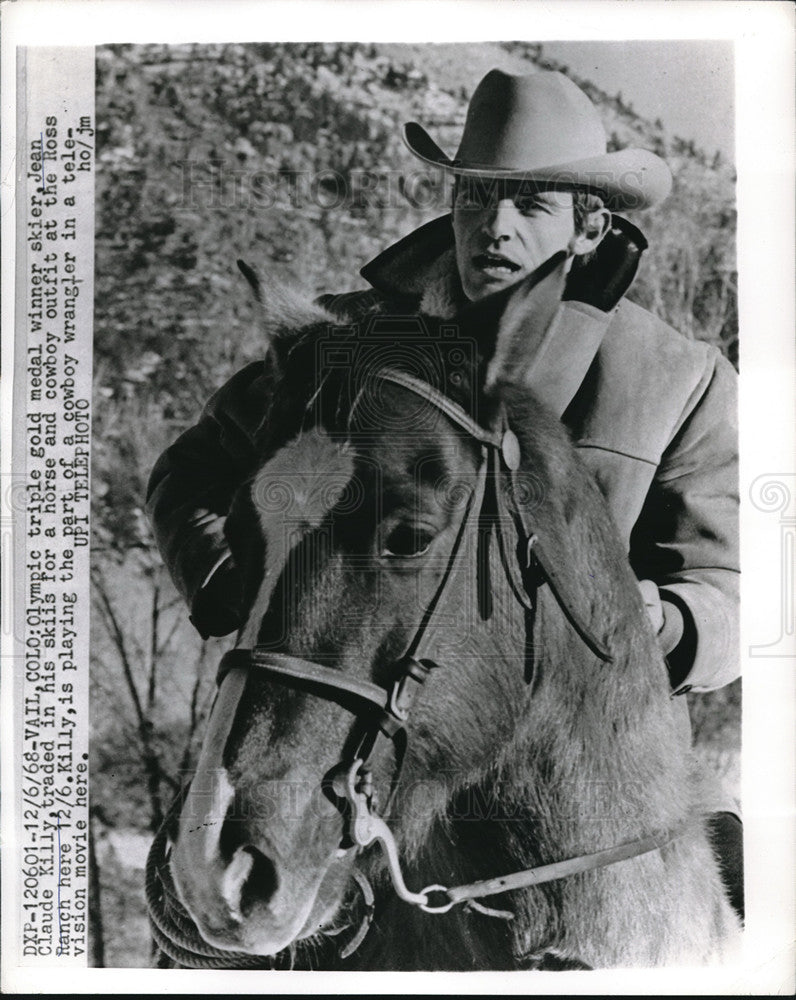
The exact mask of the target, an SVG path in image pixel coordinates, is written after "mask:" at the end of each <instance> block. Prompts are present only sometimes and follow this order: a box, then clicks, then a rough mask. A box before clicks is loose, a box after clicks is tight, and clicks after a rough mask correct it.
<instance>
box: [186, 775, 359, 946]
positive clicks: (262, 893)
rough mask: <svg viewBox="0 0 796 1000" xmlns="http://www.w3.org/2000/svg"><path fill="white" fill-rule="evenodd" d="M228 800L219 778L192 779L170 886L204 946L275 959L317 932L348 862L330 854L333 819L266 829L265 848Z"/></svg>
mask: <svg viewBox="0 0 796 1000" xmlns="http://www.w3.org/2000/svg"><path fill="white" fill-rule="evenodd" d="M280 784H281V785H282V786H285V785H288V783H280ZM288 787H289V785H288ZM234 801H235V789H234V788H233V787H232V785H231V783H230V782H229V779H228V777H227V774H226V771H224V770H223V769H218V770H216V771H215V773H214V774H212V775H208V774H207V773H206V772H204V773H203V772H198V773H197V775H196V777H195V779H194V782H193V784H192V786H191V789H190V791H189V792H188V795H187V797H186V800H185V803H184V805H183V809H182V813H181V816H180V823H179V834H178V837H177V842H176V844H175V845H174V847H173V849H172V852H171V863H170V866H171V873H172V877H173V880H174V885H175V888H176V889H177V893H178V895H179V897H180V901H181V902H182V904H183V905H184V906H185V908H186V910H187V911H188V913H189V914H190V916H191V918H192V919H193V921H194V923H195V924H196V926H197V928H198V930H199V932H200V934H201V936H202V937H203V938H204V940H205V941H206V942H207V943H208V944H211V945H213V946H214V947H217V948H222V949H229V950H231V951H242V952H247V953H249V954H254V955H274V954H276V953H277V952H279V951H281V950H282V949H283V948H285V947H287V946H288V945H289V944H291V943H292V942H293V941H295V940H297V939H298V938H303V937H308V936H310V935H312V934H315V933H317V932H318V931H319V930H320V929H321V928H322V927H323V926H325V925H327V924H328V923H329V922H330V921H331V919H332V917H333V916H334V914H335V912H336V910H337V908H338V907H339V905H340V903H341V901H342V898H343V895H344V891H345V887H346V884H347V882H348V880H349V877H350V868H351V860H350V859H348V858H347V857H342V858H341V857H340V852H339V851H338V850H337V847H338V844H339V840H340V827H339V824H340V817H339V815H337V814H335V819H336V822H335V823H329V822H327V823H321V824H319V823H318V819H317V817H315V816H313V817H312V820H310V818H309V817H308V816H306V817H304V818H302V819H299V820H298V821H294V822H292V823H290V824H289V827H290V828H288V827H287V825H286V824H285V823H284V822H280V823H278V824H277V823H275V822H272V823H271V824H269V834H271V831H272V835H273V838H274V839H273V840H269V841H266V840H265V839H264V836H265V835H263V834H260V833H254V827H253V824H249V823H248V822H247V821H246V820H245V819H241V818H236V817H235V815H234V809H233V803H234ZM269 802H270V803H271V805H272V806H273V803H274V798H273V796H269ZM324 828H326V829H325V836H322V835H321V834H322V831H323V830H324ZM276 841H278V842H279V843H280V844H281V845H282V846H281V847H276V846H275V844H276Z"/></svg>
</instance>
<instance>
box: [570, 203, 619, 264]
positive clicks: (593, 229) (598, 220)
mask: <svg viewBox="0 0 796 1000" xmlns="http://www.w3.org/2000/svg"><path fill="white" fill-rule="evenodd" d="M610 228H611V213H610V212H609V211H608V209H607V208H596V209H595V210H594V211H593V212H589V214H588V215H587V216H586V218H585V220H584V223H583V231H582V232H580V233H576V234H575V236H574V237H573V238H572V241H571V243H570V244H569V249H570V252H571V253H573V254H574V255H575V256H576V257H582V256H583V254H587V253H591V252H592V250H596V249H597V247H598V246H599V245H600V243H601V242H602V240H603V237H604V236H605V234H606V233H607V232H608V231H609V230H610Z"/></svg>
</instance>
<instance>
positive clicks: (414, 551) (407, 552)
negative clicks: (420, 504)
mask: <svg viewBox="0 0 796 1000" xmlns="http://www.w3.org/2000/svg"><path fill="white" fill-rule="evenodd" d="M433 538H434V535H433V533H432V532H431V531H429V530H428V528H419V527H417V526H416V525H413V524H399V525H397V526H396V527H395V528H393V529H392V531H391V532H390V533H389V535H387V538H386V540H385V542H384V548H383V549H382V552H381V554H382V556H398V557H400V558H402V559H411V558H414V557H417V556H422V555H425V553H426V552H428V548H429V546H430V545H431V542H432V540H433Z"/></svg>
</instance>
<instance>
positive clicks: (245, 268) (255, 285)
mask: <svg viewBox="0 0 796 1000" xmlns="http://www.w3.org/2000/svg"><path fill="white" fill-rule="evenodd" d="M237 264H238V270H239V271H240V273H241V274H242V275H243V277H244V278H245V279H246V280H247V281H248V282H249V287H250V288H251V290H252V291H253V292H254V297H255V299H257V301H258V302H259V303H260V305H262V302H263V300H262V286H261V285H260V279H259V277H258V276H257V272H256V271H255V270H254V269H253V268H251V267H249V265H248V264H247V263H246V261H245V260H241V259H240V257H238V261H237Z"/></svg>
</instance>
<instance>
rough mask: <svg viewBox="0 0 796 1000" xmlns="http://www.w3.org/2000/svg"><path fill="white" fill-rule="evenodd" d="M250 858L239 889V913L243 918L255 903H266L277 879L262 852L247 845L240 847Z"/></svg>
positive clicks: (270, 862)
mask: <svg viewBox="0 0 796 1000" xmlns="http://www.w3.org/2000/svg"><path fill="white" fill-rule="evenodd" d="M241 852H245V853H246V854H248V855H249V857H250V858H251V865H250V867H249V874H248V876H247V877H246V878H245V879H244V881H243V884H242V885H241V888H240V912H241V914H242V915H243V916H244V917H247V916H248V915H249V913H251V910H252V908H253V907H254V906H255V904H256V903H267V902H268V900H269V899H270V898H271V897H272V896H273V894H274V893H275V892H276V890H277V885H278V879H277V876H276V868H275V867H274V863H273V861H271V859H270V858H267V857H266V856H265V855H264V854H263V852H262V851H259V850H258V849H257V848H256V847H252V846H251V845H249V846H248V847H242V848H241Z"/></svg>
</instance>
